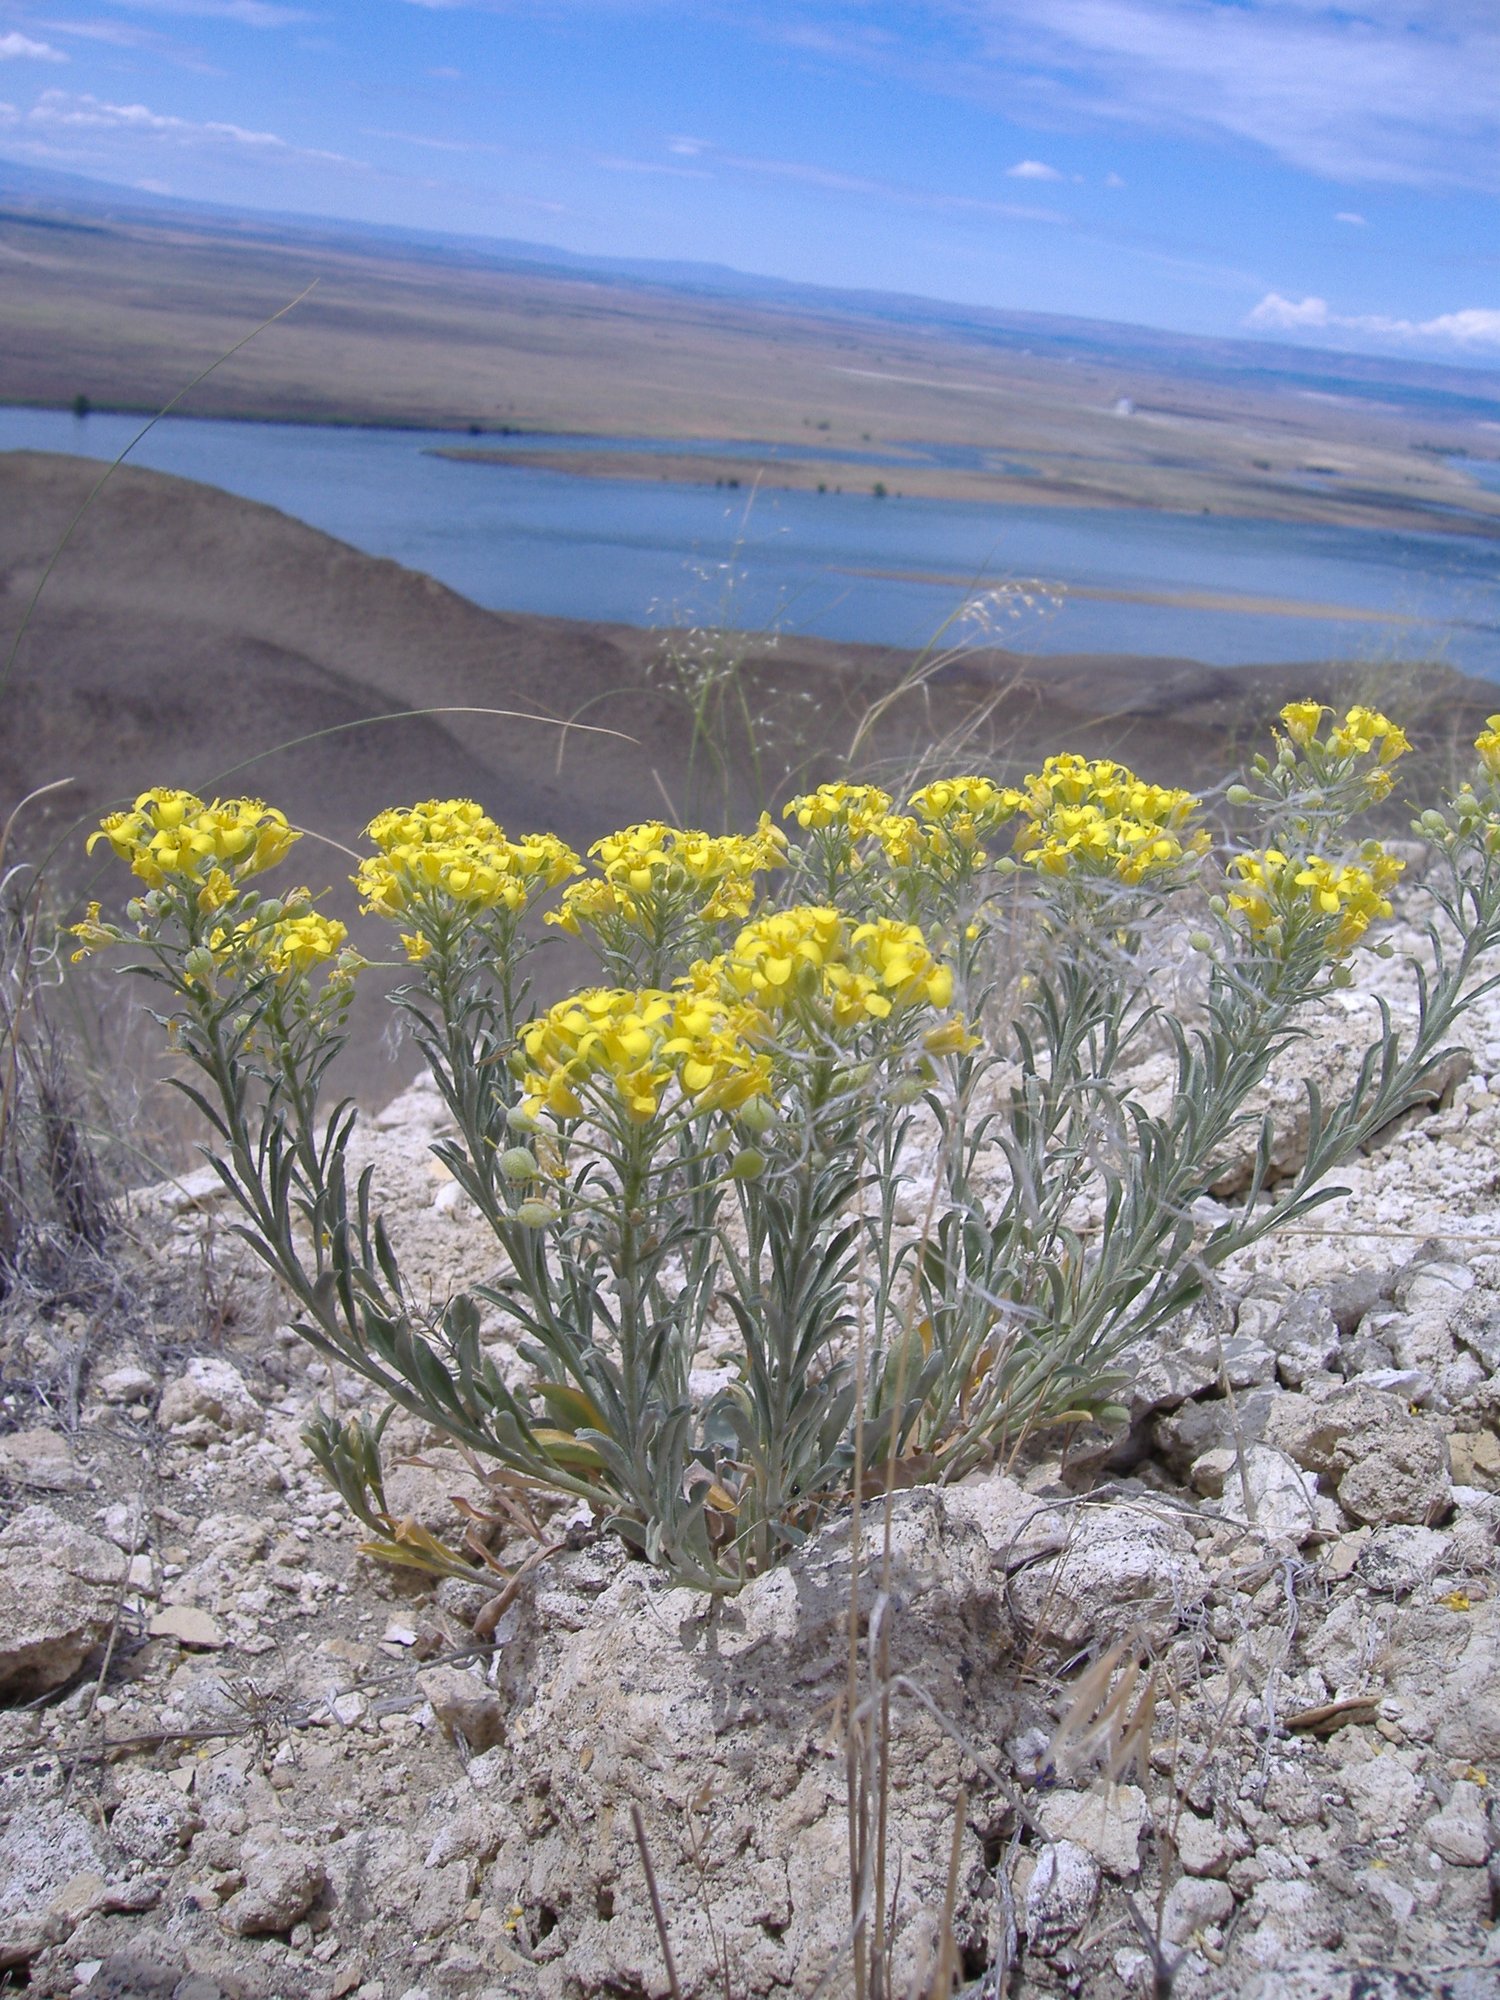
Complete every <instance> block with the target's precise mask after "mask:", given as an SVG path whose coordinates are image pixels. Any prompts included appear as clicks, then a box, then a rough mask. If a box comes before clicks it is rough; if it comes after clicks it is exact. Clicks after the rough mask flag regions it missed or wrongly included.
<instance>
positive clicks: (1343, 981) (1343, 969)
mask: <svg viewBox="0 0 1500 2000" xmlns="http://www.w3.org/2000/svg"><path fill="white" fill-rule="evenodd" d="M1328 984H1329V985H1330V986H1352V985H1353V984H1354V974H1353V973H1352V972H1351V971H1350V970H1349V968H1348V966H1347V965H1336V966H1335V967H1334V968H1333V970H1332V972H1330V973H1329V975H1328Z"/></svg>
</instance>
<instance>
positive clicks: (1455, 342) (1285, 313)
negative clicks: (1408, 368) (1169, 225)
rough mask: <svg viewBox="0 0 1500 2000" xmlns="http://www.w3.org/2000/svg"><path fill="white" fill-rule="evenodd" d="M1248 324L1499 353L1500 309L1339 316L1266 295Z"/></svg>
mask: <svg viewBox="0 0 1500 2000" xmlns="http://www.w3.org/2000/svg"><path fill="white" fill-rule="evenodd" d="M1245 324H1246V326H1249V327H1254V328H1255V329H1256V330H1257V331H1259V332H1267V333H1345V334H1350V333H1352V334H1361V335H1366V336H1370V337H1373V338H1376V339H1380V340H1390V341H1396V342H1401V343H1405V342H1409V341H1434V342H1437V343H1439V344H1444V345H1447V346H1450V347H1461V348H1475V347H1496V348H1500V310H1491V309H1490V308H1489V307H1487V306H1470V307H1467V308H1466V309H1465V310H1463V311H1462V312H1451V313H1439V314H1437V315H1436V317H1435V318H1433V319H1422V320H1412V319H1398V318H1395V317H1392V316H1391V315H1389V314H1386V313H1338V312H1334V311H1333V309H1332V308H1331V307H1330V305H1329V303H1328V301H1327V299H1320V298H1312V297H1310V298H1305V299H1286V298H1283V297H1282V295H1281V294H1280V292H1267V294H1266V296H1265V297H1264V298H1263V299H1262V300H1261V302H1260V304H1259V305H1258V306H1256V307H1255V309H1254V311H1253V312H1251V313H1248V314H1247V315H1246V318H1245Z"/></svg>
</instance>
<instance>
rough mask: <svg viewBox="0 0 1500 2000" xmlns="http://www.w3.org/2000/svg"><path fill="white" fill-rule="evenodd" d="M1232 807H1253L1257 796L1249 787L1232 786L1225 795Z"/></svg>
mask: <svg viewBox="0 0 1500 2000" xmlns="http://www.w3.org/2000/svg"><path fill="white" fill-rule="evenodd" d="M1224 796H1225V798H1226V799H1228V801H1229V803H1230V804H1231V805H1232V806H1253V805H1254V803H1255V794H1254V792H1252V791H1251V789H1250V787H1249V786H1248V785H1231V786H1230V787H1229V790H1228V791H1227V792H1226V793H1225V794H1224Z"/></svg>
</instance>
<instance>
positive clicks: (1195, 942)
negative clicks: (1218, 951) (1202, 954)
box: [1188, 931, 1214, 951]
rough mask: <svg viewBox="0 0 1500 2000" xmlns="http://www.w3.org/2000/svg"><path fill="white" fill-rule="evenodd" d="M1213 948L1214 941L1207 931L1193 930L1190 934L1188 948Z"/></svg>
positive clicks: (1195, 949) (1208, 949) (1191, 949)
mask: <svg viewBox="0 0 1500 2000" xmlns="http://www.w3.org/2000/svg"><path fill="white" fill-rule="evenodd" d="M1213 948H1214V941H1213V939H1212V938H1211V937H1210V936H1209V934H1208V932H1207V931H1192V932H1191V933H1190V934H1189V936H1188V949H1189V950H1190V951H1212V950H1213Z"/></svg>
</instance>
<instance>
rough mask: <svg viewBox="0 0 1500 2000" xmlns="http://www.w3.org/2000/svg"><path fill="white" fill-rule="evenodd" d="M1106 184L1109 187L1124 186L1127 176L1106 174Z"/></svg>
mask: <svg viewBox="0 0 1500 2000" xmlns="http://www.w3.org/2000/svg"><path fill="white" fill-rule="evenodd" d="M1104 185H1105V186H1106V187H1107V188H1122V187H1124V185H1125V177H1124V175H1123V174H1106V175H1105V176H1104Z"/></svg>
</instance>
